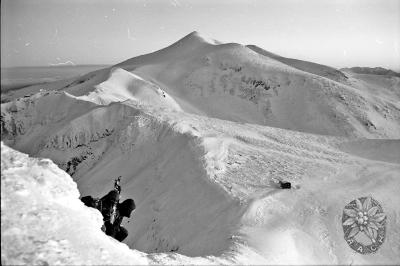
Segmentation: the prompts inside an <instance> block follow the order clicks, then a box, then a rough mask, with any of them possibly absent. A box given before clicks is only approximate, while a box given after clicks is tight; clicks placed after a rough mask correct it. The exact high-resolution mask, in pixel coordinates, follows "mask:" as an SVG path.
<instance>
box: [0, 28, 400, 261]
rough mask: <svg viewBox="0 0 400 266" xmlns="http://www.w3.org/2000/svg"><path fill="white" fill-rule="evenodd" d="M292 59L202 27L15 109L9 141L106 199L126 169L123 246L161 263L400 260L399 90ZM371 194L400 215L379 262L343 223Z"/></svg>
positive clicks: (8, 108) (6, 131) (8, 110)
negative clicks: (360, 248)
mask: <svg viewBox="0 0 400 266" xmlns="http://www.w3.org/2000/svg"><path fill="white" fill-rule="evenodd" d="M281 61H282V60H281ZM299 62H300V61H299ZM297 63H298V62H297ZM291 64H292V62H291V61H288V62H279V60H277V58H273V57H271V56H268V54H259V53H256V52H254V51H253V50H251V49H249V48H246V47H244V46H242V45H239V44H220V43H218V42H217V41H213V40H210V39H209V38H204V37H202V36H200V35H199V34H198V33H192V34H190V35H188V36H186V37H185V38H183V39H181V40H179V41H178V42H177V43H175V44H173V45H171V46H169V47H167V48H165V49H163V50H160V51H157V52H155V53H152V54H148V55H143V56H139V57H136V58H133V59H129V60H127V61H125V62H122V63H120V64H118V65H116V66H114V67H112V68H106V69H102V70H98V71H95V72H91V73H88V74H85V75H82V76H80V77H79V78H77V79H70V80H65V81H58V82H55V83H49V84H46V85H43V87H42V88H41V89H42V91H40V92H39V93H36V94H34V95H32V96H29V97H25V98H19V99H16V100H14V101H12V102H8V103H4V104H2V105H1V118H2V120H1V132H2V135H1V136H2V140H3V141H4V142H5V144H6V145H9V146H11V147H13V148H14V149H17V150H18V151H22V152H24V153H28V154H29V155H31V156H34V157H44V158H50V159H51V160H53V161H54V162H55V163H56V164H57V165H58V166H59V167H60V168H61V169H63V170H65V171H66V172H67V173H68V174H70V175H71V176H72V178H73V180H74V181H75V182H76V183H77V186H78V189H79V191H80V193H81V195H93V196H95V197H100V196H102V195H104V194H105V193H107V192H108V191H109V190H110V189H111V188H112V185H113V178H115V177H117V176H119V175H121V176H122V177H123V178H122V198H123V199H124V198H133V199H134V200H135V202H136V205H137V209H136V210H135V212H134V214H133V215H132V217H131V219H128V220H127V221H125V222H124V226H126V227H127V229H128V231H129V232H130V235H129V236H128V238H127V239H126V241H124V242H125V243H126V244H128V245H129V246H130V247H131V248H133V249H137V250H140V251H143V252H146V253H154V252H156V253H157V252H162V253H158V254H150V255H147V256H146V258H147V259H149V260H150V262H154V261H156V262H158V263H172V264H177V263H194V264H198V263H204V264H210V263H233V264H258V263H261V264H337V263H339V264H351V263H353V264H363V263H369V264H377V263H384V264H393V263H399V262H400V261H399V259H398V258H400V231H399V229H398V228H400V224H399V223H400V222H399V220H398V217H399V215H400V210H399V208H398V207H397V206H398V203H399V202H400V196H399V193H398V191H400V181H399V178H400V176H399V172H400V162H399V160H398V158H397V155H396V154H398V153H396V151H398V150H400V141H399V140H385V138H395V139H396V138H397V139H399V136H400V123H399V118H400V106H399V101H398V100H397V99H396V98H394V97H390V96H391V95H390V94H388V93H386V91H387V90H392V91H394V92H393V95H396V93H397V92H398V90H399V88H398V87H397V86H396V85H394V86H392V87H390V89H385V88H381V89H379V92H380V93H379V94H376V93H374V92H373V91H372V88H371V87H368V88H366V86H364V85H363V84H369V86H372V85H370V84H371V83H370V82H369V81H368V80H361V79H358V77H356V76H353V75H350V74H348V79H346V82H337V81H335V80H332V79H331V78H329V77H325V76H324V75H322V74H321V73H323V72H324V71H323V70H321V71H320V72H316V71H315V68H317V67H318V66H319V65H317V64H313V63H309V62H305V63H304V65H305V66H306V67H308V69H312V70H313V71H311V70H310V71H307V69H305V68H304V67H303V68H304V69H301V68H300V67H299V66H298V65H297V66H294V65H293V66H292V65H291ZM302 65H303V64H302ZM323 67H325V66H323ZM326 68H328V67H326ZM323 69H325V68H323ZM329 69H331V68H329ZM335 73H336V72H335ZM343 75H344V76H346V75H347V74H346V75H345V74H343ZM346 77H347V76H346ZM396 78H397V77H393V79H396ZM33 89H35V90H36V91H37V89H38V87H33ZM288 129H291V130H288ZM329 135H330V136H329ZM372 138H374V139H372ZM387 152H391V153H392V154H391V155H386V153H387ZM366 153H368V154H366ZM2 158H3V153H2ZM4 178H9V177H7V175H4ZM279 180H286V181H290V182H292V183H293V185H294V186H295V188H296V189H293V190H281V189H280V188H279V186H278V185H277V182H278V181H279ZM2 182H3V175H2ZM2 187H3V186H2ZM11 195H13V193H9V194H8V196H6V197H5V200H8V199H9V198H10V197H11ZM363 196H372V197H374V198H375V199H376V200H378V201H379V202H380V203H381V205H382V206H383V208H384V211H385V213H386V214H387V221H388V223H387V232H388V235H387V238H386V240H385V243H384V245H383V246H382V247H381V248H380V249H379V251H378V252H377V253H376V254H374V255H369V256H363V255H360V254H357V253H355V252H354V251H353V250H352V249H350V247H349V246H348V245H347V243H346V242H345V240H344V238H343V230H342V226H341V214H342V211H343V207H344V206H345V205H346V204H347V203H349V202H350V201H351V200H353V199H355V198H358V197H363ZM71 197H72V196H71ZM74 197H75V199H76V198H77V197H78V195H75V196H74ZM2 202H3V193H2ZM29 206H30V205H29ZM28 208H30V207H28ZM39 211H40V208H39ZM42 211H44V210H42ZM3 213H4V212H3V206H2V219H3ZM5 213H6V215H5V217H9V215H8V213H9V211H6V212H5ZM85 213H86V212H83V213H82V215H86V214H85ZM38 219H39V218H38ZM2 230H3V229H2ZM93 230H95V229H93ZM97 233H98V234H99V235H101V231H100V229H98V231H97ZM97 233H96V234H97ZM2 241H3V238H2ZM2 251H3V245H2ZM126 252H130V251H126ZM179 254H182V255H185V256H189V257H185V256H182V255H179ZM7 256H8V257H5V258H4V259H7V260H11V259H12V258H13V255H12V254H11V255H7ZM140 256H142V255H140ZM193 256H200V257H196V258H193ZM94 263H96V262H94ZM116 264H118V263H117V262H116ZM132 264H135V263H134V262H132Z"/></svg>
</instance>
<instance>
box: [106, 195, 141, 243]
mask: <svg viewBox="0 0 400 266" xmlns="http://www.w3.org/2000/svg"><path fill="white" fill-rule="evenodd" d="M134 209H135V202H134V201H133V199H127V200H125V201H124V202H122V203H118V205H117V209H116V213H115V218H114V222H113V223H111V221H110V220H109V221H105V222H104V226H105V227H106V234H107V235H109V236H111V237H113V238H115V239H117V240H118V241H123V240H124V239H125V238H126V237H127V236H128V231H127V230H126V229H125V228H124V227H122V226H121V223H122V219H123V218H124V217H128V218H129V217H131V213H132V211H133V210H134Z"/></svg>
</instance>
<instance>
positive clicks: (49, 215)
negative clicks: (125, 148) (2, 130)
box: [1, 143, 148, 265]
mask: <svg viewBox="0 0 400 266" xmlns="http://www.w3.org/2000/svg"><path fill="white" fill-rule="evenodd" d="M78 198H79V192H78V189H77V186H76V183H74V182H73V181H72V179H71V177H70V176H69V175H68V174H66V173H65V172H64V171H62V170H61V169H59V168H58V167H57V166H56V165H55V164H54V163H52V162H51V161H50V160H48V159H34V158H29V157H28V155H25V154H22V153H19V152H17V151H14V150H12V149H11V148H9V147H7V146H5V145H3V143H2V144H1V234H2V236H1V263H2V264H4V265H11V264H12V265H17V264H27V263H28V264H31V265H37V264H43V265H45V264H49V265H60V264H61V265H78V264H80V265H84V264H86V265H88V264H97V265H99V264H148V259H147V258H146V255H145V254H144V253H141V252H138V251H133V250H130V249H129V248H128V246H126V245H125V244H121V243H119V242H117V241H115V240H113V239H112V238H110V237H108V236H106V235H105V234H103V233H102V232H101V230H100V227H101V224H102V217H101V214H100V213H99V212H97V211H96V210H94V209H90V208H87V207H85V206H84V205H83V204H82V203H81V202H80V200H79V199H78Z"/></svg>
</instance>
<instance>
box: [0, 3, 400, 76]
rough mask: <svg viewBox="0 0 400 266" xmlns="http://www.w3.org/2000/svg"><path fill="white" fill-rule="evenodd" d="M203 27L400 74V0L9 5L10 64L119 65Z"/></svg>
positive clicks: (327, 60)
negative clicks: (396, 71) (68, 63)
mask: <svg viewBox="0 0 400 266" xmlns="http://www.w3.org/2000/svg"><path fill="white" fill-rule="evenodd" d="M194 30H197V31H199V32H200V33H201V34H204V35H206V36H209V37H212V38H214V39H217V40H220V41H222V42H238V43H242V44H255V45H258V46H260V47H262V48H264V49H266V50H268V51H270V52H273V53H276V54H280V55H282V56H287V57H292V58H297V59H304V60H309V61H313V62H317V63H322V64H327V65H331V66H334V67H346V66H382V67H387V68H392V69H395V70H400V51H399V47H400V1H399V0H329V1H327V0H279V1H269V0H249V1H244V0H243V1H239V0H222V1H221V0H219V1H218V0H197V1H194V0H186V1H185V0H165V1H162V0H132V1H128V0H119V1H115V0H80V1H78V0H68V1H67V0H2V1H1V66H2V67H5V66H32V65H52V64H60V63H65V62H68V61H71V62H73V63H75V64H114V63H118V62H120V61H123V60H125V59H128V58H131V57H134V56H137V55H140V54H144V53H148V52H152V51H155V50H158V49H161V48H164V47H165V46H167V45H170V44H171V43H173V42H175V41H177V40H178V39H180V38H182V37H183V36H184V35H186V34H188V33H190V32H192V31H194Z"/></svg>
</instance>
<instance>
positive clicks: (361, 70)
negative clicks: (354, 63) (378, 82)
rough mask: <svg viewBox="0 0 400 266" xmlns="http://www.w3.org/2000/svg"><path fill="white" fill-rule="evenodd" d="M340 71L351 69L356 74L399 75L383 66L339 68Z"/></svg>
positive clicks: (399, 75) (399, 74)
mask: <svg viewBox="0 0 400 266" xmlns="http://www.w3.org/2000/svg"><path fill="white" fill-rule="evenodd" d="M340 70H342V71H351V72H353V73H356V74H371V75H387V76H395V77H400V73H398V72H394V71H393V70H390V69H386V68H383V67H350V68H341V69H340Z"/></svg>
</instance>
